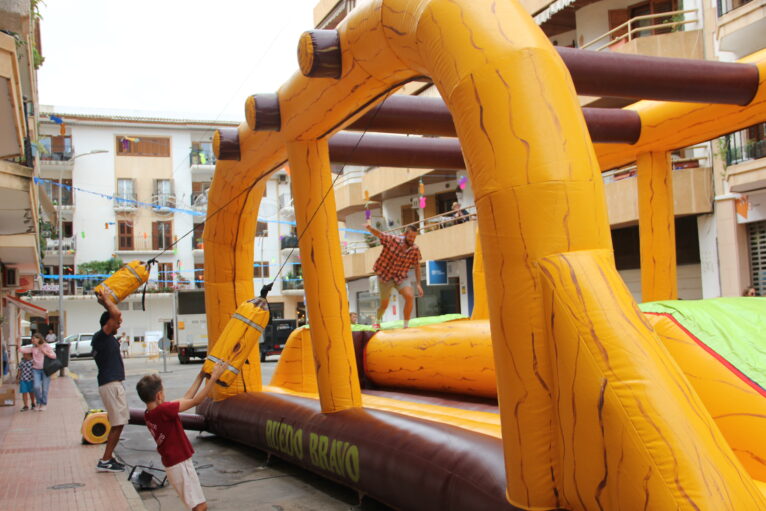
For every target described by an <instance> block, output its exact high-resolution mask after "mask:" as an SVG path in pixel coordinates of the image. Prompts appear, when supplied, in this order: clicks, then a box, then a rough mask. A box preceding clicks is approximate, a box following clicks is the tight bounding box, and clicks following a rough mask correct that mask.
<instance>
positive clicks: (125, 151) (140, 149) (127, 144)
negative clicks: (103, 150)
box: [115, 135, 170, 157]
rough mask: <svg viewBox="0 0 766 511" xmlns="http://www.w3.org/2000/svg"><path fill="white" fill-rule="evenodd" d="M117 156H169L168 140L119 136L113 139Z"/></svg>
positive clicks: (164, 138)
mask: <svg viewBox="0 0 766 511" xmlns="http://www.w3.org/2000/svg"><path fill="white" fill-rule="evenodd" d="M115 142H116V145H117V156H160V157H168V156H170V139H169V138H167V137H130V136H127V135H124V136H119V137H117V138H116V139H115Z"/></svg>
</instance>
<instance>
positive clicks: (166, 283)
mask: <svg viewBox="0 0 766 511" xmlns="http://www.w3.org/2000/svg"><path fill="white" fill-rule="evenodd" d="M157 280H158V281H159V282H157V284H159V287H170V286H172V285H173V263H157Z"/></svg>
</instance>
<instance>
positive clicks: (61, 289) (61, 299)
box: [57, 149, 109, 342]
mask: <svg viewBox="0 0 766 511" xmlns="http://www.w3.org/2000/svg"><path fill="white" fill-rule="evenodd" d="M108 152H109V151H107V150H106V149H94V150H92V151H88V152H87V153H82V154H75V155H74V156H72V161H74V160H76V159H77V158H80V157H81V156H89V155H91V154H101V153H108ZM72 170H74V163H73V164H72ZM63 181H64V168H63V167H61V168H59V212H58V213H59V215H58V216H59V218H58V231H59V321H58V339H57V341H58V342H61V341H63V340H64V337H63V334H64V247H63V241H62V229H63V227H62V224H63V221H62V215H61V213H62V206H63V204H62V203H61V189H62V188H63V186H62V185H63Z"/></svg>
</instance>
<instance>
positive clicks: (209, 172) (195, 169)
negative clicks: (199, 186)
mask: <svg viewBox="0 0 766 511" xmlns="http://www.w3.org/2000/svg"><path fill="white" fill-rule="evenodd" d="M215 163H216V158H215V155H214V154H213V152H212V151H204V150H202V149H192V150H191V152H190V153H189V166H190V167H191V173H192V176H193V177H194V178H205V179H210V178H212V177H213V172H214V171H215Z"/></svg>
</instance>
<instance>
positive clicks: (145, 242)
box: [115, 235, 173, 252]
mask: <svg viewBox="0 0 766 511" xmlns="http://www.w3.org/2000/svg"><path fill="white" fill-rule="evenodd" d="M132 241H133V244H132V245H130V244H122V245H121V244H120V237H119V236H117V239H116V241H115V250H117V251H121V252H124V251H140V252H159V251H161V250H164V249H165V248H167V247H168V246H170V244H171V243H173V240H170V239H167V240H166V241H167V243H162V242H161V241H162V240H159V241H160V243H158V244H157V246H155V245H154V240H153V239H152V237H151V236H148V235H147V237H146V238H144V237H143V236H135V235H134V236H133V240H132Z"/></svg>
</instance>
